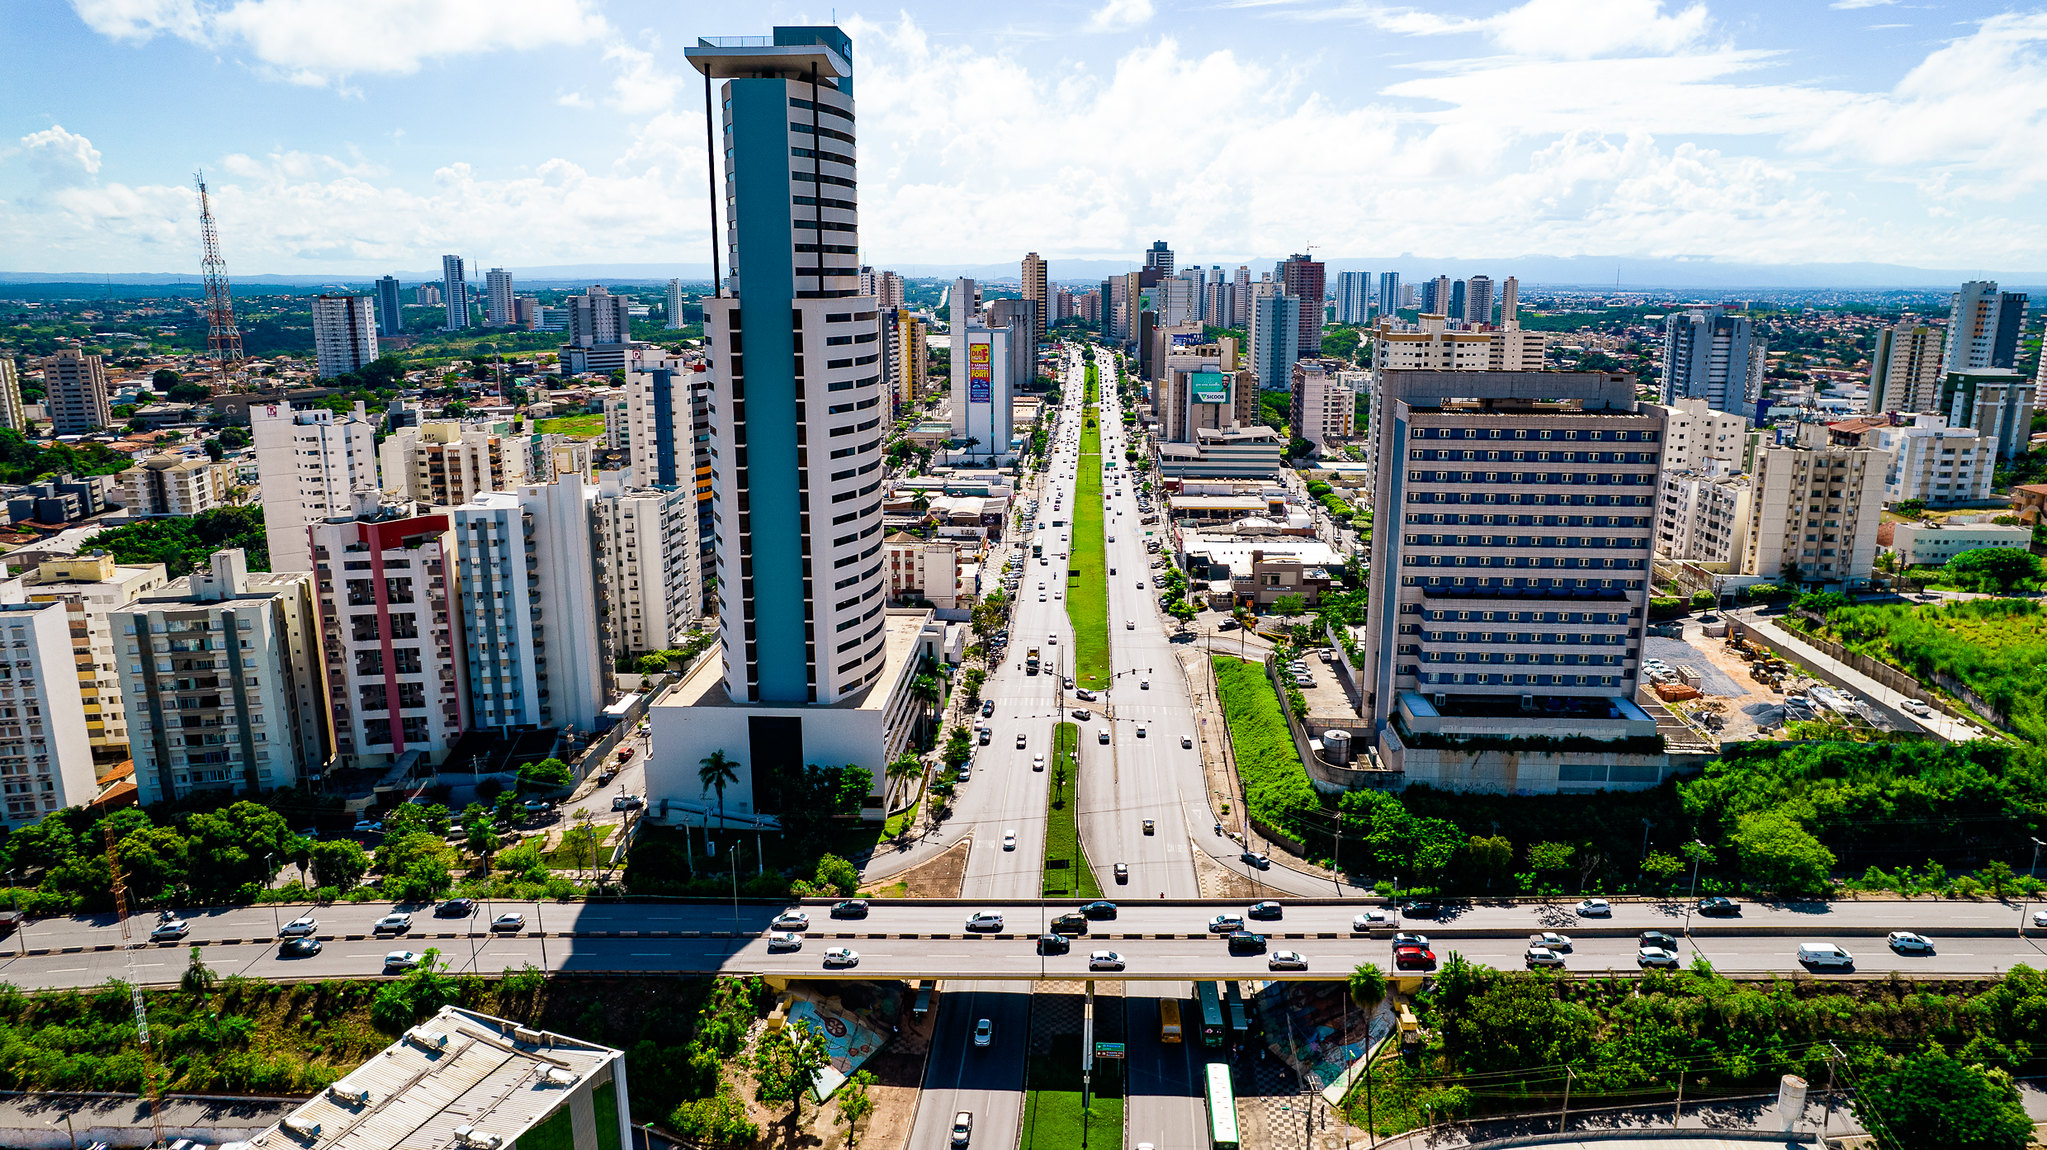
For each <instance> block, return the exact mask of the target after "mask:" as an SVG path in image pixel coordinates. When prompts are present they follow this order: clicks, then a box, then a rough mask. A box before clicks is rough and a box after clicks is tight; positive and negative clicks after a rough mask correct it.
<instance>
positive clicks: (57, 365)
mask: <svg viewBox="0 0 2047 1150" xmlns="http://www.w3.org/2000/svg"><path fill="white" fill-rule="evenodd" d="M38 366H40V367H41V368H42V369H43V393H44V394H43V408H44V410H46V411H48V412H49V414H50V431H51V434H53V435H83V434H85V433H86V432H88V431H98V430H99V429H100V428H102V427H105V426H106V425H107V424H109V423H112V422H113V419H114V416H113V411H112V409H111V408H110V407H109V405H108V403H107V369H106V365H105V364H104V363H102V362H101V361H100V357H99V356H96V355H86V354H84V353H83V352H80V351H79V350H78V349H77V348H70V347H66V348H59V349H58V350H57V353H56V354H55V355H52V356H49V357H47V358H45V359H43V360H42V361H41V363H40V364H39V365H38Z"/></svg>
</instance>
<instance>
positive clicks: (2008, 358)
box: [1947, 280, 2026, 371]
mask: <svg viewBox="0 0 2047 1150" xmlns="http://www.w3.org/2000/svg"><path fill="white" fill-rule="evenodd" d="M1951 298H1952V303H1951V305H1950V307H1949V309H1948V319H1947V327H1948V336H1947V369H1948V370H1949V371H1979V370H1981V369H1983V368H1986V367H2011V366H2012V365H2013V361H2014V360H2016V358H2017V356H2018V343H2019V331H2020V330H2021V329H2022V328H2024V327H2025V324H2026V293H2024V292H2016V291H2008V292H2000V291H1998V290H1997V283H1996V281H1994V280H1970V281H1969V282H1968V283H1965V284H1963V285H1962V289H1961V290H1960V291H1958V292H1956V293H1955V294H1954V295H1953V296H1952V297H1951Z"/></svg>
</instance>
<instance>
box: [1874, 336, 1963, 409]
mask: <svg viewBox="0 0 2047 1150" xmlns="http://www.w3.org/2000/svg"><path fill="white" fill-rule="evenodd" d="M1946 337H1947V332H1946V331H1945V330H1944V329H1942V328H1938V327H1935V326H1933V325H1932V324H1930V323H1927V322H1926V321H1925V320H1922V319H1917V318H1914V317H1912V316H1906V317H1905V318H1904V320H1903V321H1902V322H1900V323H1897V324H1894V325H1892V326H1890V327H1886V328H1878V329H1877V333H1876V349H1875V351H1874V352H1873V353H1872V354H1871V355H1870V357H1869V410H1870V411H1872V412H1878V411H1924V412H1931V411H1934V410H1936V406H1937V405H1938V404H1939V402H1940V385H1941V379H1942V377H1943V375H1944V365H1945V363H1946V355H1945V353H1946V351H1947V342H1946Z"/></svg>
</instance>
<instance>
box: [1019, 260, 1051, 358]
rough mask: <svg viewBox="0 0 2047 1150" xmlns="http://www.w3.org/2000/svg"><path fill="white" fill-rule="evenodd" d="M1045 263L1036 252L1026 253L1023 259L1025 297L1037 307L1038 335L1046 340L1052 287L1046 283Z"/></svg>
mask: <svg viewBox="0 0 2047 1150" xmlns="http://www.w3.org/2000/svg"><path fill="white" fill-rule="evenodd" d="M1045 276H1046V272H1045V261H1044V260H1042V259H1039V258H1038V253H1036V252H1026V253H1025V254H1024V258H1023V297H1024V299H1026V300H1028V301H1030V302H1031V303H1034V304H1036V305H1037V325H1036V335H1037V337H1038V338H1039V339H1043V338H1045V329H1046V327H1047V326H1048V323H1049V321H1050V320H1051V317H1052V313H1051V306H1052V296H1051V292H1050V287H1051V285H1050V284H1049V283H1047V282H1046V278H1045Z"/></svg>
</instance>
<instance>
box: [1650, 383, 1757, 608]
mask: <svg viewBox="0 0 2047 1150" xmlns="http://www.w3.org/2000/svg"><path fill="white" fill-rule="evenodd" d="M1664 410H1665V411H1668V410H1670V409H1669V408H1665V409H1664ZM1754 492H1755V485H1754V483H1753V482H1752V481H1751V480H1750V479H1749V477H1748V476H1746V475H1742V474H1740V473H1738V472H1729V471H1726V470H1723V469H1719V468H1717V467H1716V468H1713V469H1711V470H1709V469H1706V468H1700V469H1690V468H1687V469H1683V470H1677V471H1671V470H1665V471H1664V472H1663V490H1662V493H1661V495H1660V497H1659V502H1660V504H1661V506H1660V507H1659V508H1658V512H1657V516H1656V553H1657V554H1658V555H1661V556H1662V557H1664V558H1666V559H1678V560H1686V561H1690V562H1694V563H1704V564H1709V565H1710V564H1720V565H1723V566H1724V568H1725V569H1726V570H1729V571H1732V570H1735V569H1736V568H1737V567H1738V566H1739V564H1740V563H1741V560H1742V551H1743V548H1745V547H1746V546H1747V545H1748V528H1749V514H1750V512H1751V510H1752V509H1753V507H1754V499H1753V496H1754Z"/></svg>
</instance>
